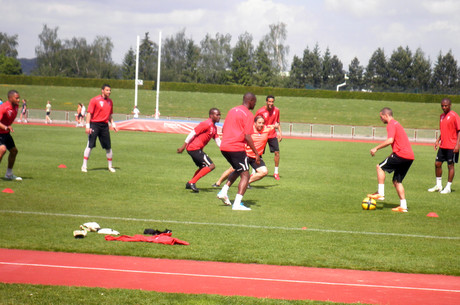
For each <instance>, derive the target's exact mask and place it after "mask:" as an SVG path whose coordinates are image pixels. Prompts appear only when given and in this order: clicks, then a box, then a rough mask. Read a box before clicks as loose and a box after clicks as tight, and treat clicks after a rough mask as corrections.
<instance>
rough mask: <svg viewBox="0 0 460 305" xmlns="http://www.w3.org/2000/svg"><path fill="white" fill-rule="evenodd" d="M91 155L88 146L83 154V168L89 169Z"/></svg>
mask: <svg viewBox="0 0 460 305" xmlns="http://www.w3.org/2000/svg"><path fill="white" fill-rule="evenodd" d="M89 155H91V148H89V147H88V146H87V147H86V148H85V152H84V153H83V165H82V166H83V167H88V159H89Z"/></svg>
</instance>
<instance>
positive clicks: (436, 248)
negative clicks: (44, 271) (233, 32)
mask: <svg viewBox="0 0 460 305" xmlns="http://www.w3.org/2000/svg"><path fill="white" fill-rule="evenodd" d="M17 88H18V90H19V91H20V93H21V95H22V96H23V97H26V98H28V97H27V96H31V97H35V96H37V97H40V98H43V97H44V96H45V95H46V94H48V93H49V92H51V93H49V94H50V95H51V94H52V95H55V96H57V97H59V99H56V102H55V103H53V107H54V109H67V108H66V107H69V108H68V110H73V109H74V105H73V104H72V103H76V102H77V100H76V99H75V98H76V97H77V98H78V99H83V98H84V101H86V100H88V99H89V98H90V97H92V96H94V95H96V94H97V93H98V92H99V91H98V89H93V90H91V89H84V88H78V89H79V90H75V91H68V88H67V89H66V88H58V87H34V86H30V88H29V87H25V86H24V87H17ZM8 89H9V88H8V87H6V86H2V87H0V95H1V96H4V95H5V94H6V91H7V90H8ZM29 90H30V91H29ZM66 90H67V92H66ZM58 92H59V95H58ZM141 92H144V93H147V91H141ZM128 93H129V94H131V93H132V92H131V91H129V90H126V91H125V90H114V93H113V95H112V97H113V98H114V101H115V104H116V105H119V106H117V107H119V108H118V110H117V108H116V112H129V109H130V106H129V105H132V98H131V97H130V96H128ZM148 93H149V94H151V95H152V97H153V99H152V100H151V103H153V105H154V92H151V91H149V92H148ZM122 96H125V97H126V99H124V98H122ZM168 96H169V97H168ZM61 97H62V99H63V100H64V97H68V99H67V100H66V101H65V102H63V103H62V104H60V102H58V100H60V98H61ZM162 98H163V99H164V100H163V104H162V105H163V106H162V107H164V108H160V111H161V112H162V115H174V116H198V117H206V113H207V109H209V108H210V107H211V106H214V105H217V106H218V107H220V108H221V109H222V112H224V113H225V109H227V110H228V109H229V108H231V107H233V106H234V105H236V104H239V102H240V100H241V97H239V96H234V95H219V94H210V95H209V94H203V93H177V92H176V93H174V92H169V93H168V92H165V93H163V94H162ZM168 98H169V99H170V101H169V102H168V101H167V99H168ZM37 99H38V98H37ZM29 100H30V104H29V107H32V108H39V107H41V106H37V107H35V106H34V105H35V104H34V103H35V101H33V100H34V98H29ZM141 101H142V100H141ZM45 102H46V98H45V100H44V102H43V106H44V104H45ZM304 102H305V103H304ZM41 103H42V102H40V104H41ZM68 103H70V104H68ZM168 103H170V104H168ZM262 104H263V97H262V99H261V98H260V97H259V104H258V106H261V105H262ZM37 105H38V102H37ZM75 105H76V104H75ZM120 105H121V106H120ZM123 105H126V106H123ZM298 105H301V106H299V107H298ZM386 105H390V107H393V108H394V109H398V110H399V113H400V114H401V115H400V117H398V112H397V111H396V110H395V117H396V118H397V119H398V120H399V121H401V122H406V125H404V123H403V125H404V126H405V127H417V128H420V126H418V124H419V123H418V121H420V122H423V124H424V126H425V127H426V128H436V127H437V123H438V122H437V120H438V118H439V113H440V107H439V105H429V104H414V103H396V102H395V103H393V104H392V103H386V102H370V101H343V100H334V101H329V100H328V101H324V100H312V101H304V100H302V101H300V100H296V99H295V98H292V99H286V101H285V100H284V98H279V104H278V106H279V107H280V108H281V109H282V111H283V112H282V113H283V118H285V121H289V120H290V119H288V118H293V119H295V118H299V120H297V121H299V122H303V121H305V122H308V121H309V119H310V118H312V117H313V115H314V116H316V118H317V120H318V121H317V122H316V121H314V122H315V123H320V122H323V121H324V123H337V124H347V122H348V121H352V122H355V120H358V121H359V122H361V123H362V124H357V123H354V124H356V125H376V126H381V123H380V122H379V120H378V113H377V112H378V110H379V109H380V108H382V107H383V106H386ZM123 107H125V108H123ZM140 107H141V111H142V110H143V109H142V104H141V103H140ZM149 107H150V106H149ZM145 108H146V109H148V107H147V105H146V106H145ZM153 108H154V106H151V111H152V112H153ZM453 108H454V109H455V105H454V107H453ZM165 112H166V113H165ZM168 112H171V113H168ZM374 112H375V113H374ZM403 114H404V115H403ZM416 116H419V117H416ZM283 118H282V120H283ZM358 118H359V119H358ZM334 120H339V121H338V122H337V121H334ZM293 121H294V120H293ZM14 128H15V133H14V134H13V137H14V139H15V142H16V145H17V147H18V149H19V150H20V153H19V155H18V159H17V162H16V165H15V173H16V174H17V175H19V176H22V177H23V178H24V181H22V182H14V181H6V180H3V179H0V190H3V189H4V188H12V189H13V190H14V192H15V193H14V194H6V193H0V247H3V248H18V249H34V250H49V251H64V252H84V253H100V254H113V255H133V256H144V257H157V258H171V259H175V258H177V259H194V260H211V261H224V262H241V263H263V264H279V265H299V266H315V267H329V268H347V269H361V270H379V271H395V272H410V273H435V274H447V275H456V276H458V275H460V261H459V260H458V253H459V250H460V249H459V248H460V228H459V226H458V220H459V216H460V210H459V208H458V202H460V188H459V187H458V185H459V184H458V183H457V182H458V181H454V185H453V190H454V192H453V193H451V194H449V195H445V196H444V195H440V194H438V193H434V194H432V193H428V192H427V191H426V189H427V188H429V187H431V186H433V185H434V183H435V179H434V158H435V152H434V150H433V148H432V147H431V146H414V147H413V148H414V151H415V156H416V160H415V162H414V164H413V166H412V168H411V170H410V171H409V174H408V175H407V177H406V180H404V186H405V188H406V196H407V200H408V206H409V211H410V212H409V213H407V214H399V213H394V212H392V211H391V208H392V207H394V206H397V205H398V204H399V200H398V198H397V195H396V192H395V191H394V189H393V187H392V184H391V177H387V183H386V201H385V202H384V203H379V206H378V209H377V210H375V211H363V210H362V209H361V207H360V202H361V200H362V199H363V198H364V197H365V195H366V194H367V193H369V192H374V191H375V190H376V187H377V185H376V174H375V164H377V163H378V162H380V161H381V160H383V159H384V157H385V156H386V155H387V154H388V153H389V152H390V149H389V148H387V149H386V150H382V151H379V152H378V153H377V156H376V157H374V158H372V157H371V156H370V154H369V150H370V148H372V147H373V145H374V144H369V143H352V142H328V141H313V140H294V139H285V140H283V142H282V143H281V165H280V174H281V180H280V181H275V180H274V179H273V178H271V177H266V178H265V179H264V180H262V181H260V182H258V183H255V184H254V185H253V188H252V189H251V190H248V191H247V192H246V195H245V197H244V202H245V204H246V205H248V206H250V207H251V208H252V211H250V212H237V211H232V210H231V208H229V207H226V206H223V205H222V203H221V202H220V201H219V200H217V199H216V197H215V196H216V194H217V191H218V190H216V189H214V188H212V187H211V184H212V183H213V182H215V180H217V178H218V177H219V176H220V174H221V173H222V171H223V170H224V169H226V168H227V167H228V164H227V162H226V161H225V160H224V158H223V157H222V156H221V154H220V152H219V150H218V148H217V146H216V145H215V144H214V143H213V142H211V143H210V144H209V145H208V146H207V147H206V149H205V151H206V152H207V153H208V154H209V155H210V157H211V158H212V159H213V161H214V163H215V164H216V167H217V168H216V170H215V171H213V172H212V173H210V174H209V175H207V176H206V177H204V178H203V179H201V180H200V181H199V182H198V187H199V188H200V190H201V191H200V193H199V194H195V193H192V192H189V191H187V190H185V189H184V186H185V182H186V181H187V180H189V179H190V177H191V175H192V174H193V173H194V171H195V165H194V163H193V162H192V160H191V158H190V157H189V156H188V155H187V154H186V153H184V154H182V155H178V154H176V153H175V151H176V149H177V147H179V146H180V145H181V144H182V143H183V140H184V138H185V135H175V134H159V133H144V132H119V133H112V142H113V151H114V166H115V167H116V169H117V172H116V173H115V174H111V173H109V172H108V171H107V170H106V166H107V164H106V160H105V153H104V151H103V150H102V149H101V148H100V147H97V148H95V149H94V150H93V152H92V155H91V158H90V161H89V171H88V173H81V172H80V166H81V162H82V156H83V150H84V146H85V144H86V135H85V134H84V131H83V129H81V128H78V129H77V128H66V127H51V126H32V125H14ZM265 161H266V163H267V165H268V167H269V171H270V172H271V173H272V171H273V161H272V155H271V154H268V155H266V156H265ZM60 164H65V165H66V166H67V168H66V169H62V168H58V166H59V165H60ZM5 169H6V159H4V160H3V162H2V163H1V164H0V174H1V176H3V174H4V171H5ZM444 178H445V175H444ZM445 179H446V178H445ZM444 184H445V181H444ZM235 193H236V186H234V187H232V189H231V190H230V192H229V194H230V197H231V200H233V199H234V195H235ZM429 212H436V213H437V214H438V215H439V218H430V217H426V215H427V214H428V213H429ZM87 221H97V222H98V223H99V224H100V225H101V226H103V227H110V228H113V229H115V230H118V231H120V232H121V233H122V234H127V235H133V234H142V232H143V230H144V229H145V228H154V229H160V230H164V229H165V228H168V229H171V230H172V231H173V236H174V237H177V238H179V239H182V240H186V241H188V242H190V246H165V245H156V244H153V245H152V244H143V243H121V242H107V241H105V240H104V237H103V236H102V235H96V234H92V235H90V236H88V237H87V238H85V239H82V240H76V239H74V238H73V236H72V231H73V230H75V229H78V227H79V225H80V224H82V223H84V222H87ZM303 227H306V228H307V229H306V230H302V228H303ZM82 290H83V291H84V293H82ZM0 291H2V293H0V303H4V304H13V303H18V301H17V300H18V299H19V300H20V301H19V303H29V304H32V303H33V304H40V302H41V303H43V304H45V303H47V304H48V303H63V301H62V295H61V294H65V295H68V296H69V300H70V301H69V302H66V303H78V302H79V301H81V296H82V294H84V295H85V301H86V300H87V301H88V303H90V304H91V303H92V304H100V303H104V302H106V303H107V304H108V303H113V302H112V301H111V300H113V299H109V298H107V299H108V301H105V299H104V298H102V297H101V294H105V295H106V294H110V295H113V294H115V296H114V298H115V299H116V298H117V297H118V298H119V299H120V300H123V299H128V300H133V302H132V303H136V301H135V300H136V298H137V297H136V292H130V291H125V290H103V289H100V290H98V289H84V288H62V287H42V286H30V285H0ZM29 293H30V294H34V295H35V297H36V298H32V297H29ZM144 293H145V294H147V295H148V298H151V299H152V300H157V301H153V302H152V303H155V304H175V303H177V304H179V303H181V304H182V303H189V304H217V303H226V304H253V303H256V304H275V303H276V304H279V301H275V302H273V303H272V301H270V300H254V299H251V298H228V297H214V296H187V295H186V296H184V295H174V294H173V295H164V294H157V293H147V292H142V294H144ZM39 296H40V297H39ZM73 298H75V299H76V300H77V301H75V302H74V301H72V300H73ZM184 300H185V301H184ZM301 303H302V304H326V303H318V302H313V303H309V302H301ZM286 304H297V302H292V303H291V302H286ZM299 304H300V302H299Z"/></svg>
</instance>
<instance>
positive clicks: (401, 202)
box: [399, 199, 407, 210]
mask: <svg viewBox="0 0 460 305" xmlns="http://www.w3.org/2000/svg"><path fill="white" fill-rule="evenodd" d="M399 205H400V206H401V207H402V208H403V209H406V210H407V202H406V199H401V200H400V204H399Z"/></svg>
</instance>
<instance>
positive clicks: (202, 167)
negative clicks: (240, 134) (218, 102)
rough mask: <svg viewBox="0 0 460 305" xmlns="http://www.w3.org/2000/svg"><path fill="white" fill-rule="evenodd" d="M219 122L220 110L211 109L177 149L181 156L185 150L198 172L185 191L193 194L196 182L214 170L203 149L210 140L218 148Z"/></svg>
mask: <svg viewBox="0 0 460 305" xmlns="http://www.w3.org/2000/svg"><path fill="white" fill-rule="evenodd" d="M219 121H220V110H219V109H217V108H211V109H210V110H209V118H208V119H207V120H206V121H203V122H201V123H200V124H198V125H197V126H196V127H195V128H194V129H193V130H192V131H191V132H190V133H189V134H188V136H187V138H186V139H185V143H184V144H183V145H182V146H181V147H179V148H178V149H177V153H178V154H181V153H182V152H183V151H184V149H185V148H186V149H187V152H188V154H189V155H190V157H192V160H193V161H194V162H195V164H196V166H198V170H197V171H196V172H195V174H194V175H193V177H192V179H191V180H189V181H188V182H187V183H186V184H185V188H186V189H191V190H192V191H194V192H195V193H198V192H199V190H198V188H197V187H196V183H197V182H198V180H200V179H201V178H203V177H204V176H206V175H207V174H209V173H210V172H211V171H212V170H214V169H215V168H216V166H215V165H214V163H213V162H212V160H211V158H209V156H208V155H207V154H206V153H205V152H204V151H203V148H204V147H205V146H206V145H207V144H208V143H209V141H210V140H211V139H214V140H215V141H216V144H217V146H219V147H220V143H221V140H220V138H219V136H218V134H217V127H216V123H219Z"/></svg>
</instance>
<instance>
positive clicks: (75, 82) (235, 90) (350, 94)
mask: <svg viewBox="0 0 460 305" xmlns="http://www.w3.org/2000/svg"><path fill="white" fill-rule="evenodd" d="M0 83H3V84H18V85H38V86H66V87H92V88H99V87H100V86H101V84H104V83H108V84H110V85H111V86H112V87H114V88H122V89H134V80H121V79H93V78H69V77H45V76H26V75H3V74H2V75H0ZM139 89H140V90H156V87H155V82H154V81H144V85H143V86H139ZM160 90H163V91H186V92H209V93H229V94H244V93H246V92H253V93H254V94H257V95H270V94H271V95H274V96H292V97H313V98H334V99H361V100H379V101H402V102H417V103H439V102H440V101H441V99H442V98H444V97H448V98H450V99H451V101H452V102H457V103H460V96H459V95H437V94H416V93H395V92H360V91H339V92H337V91H333V90H310V89H291V88H270V87H257V86H239V85H215V84H198V83H172V82H162V83H161V84H160Z"/></svg>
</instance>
